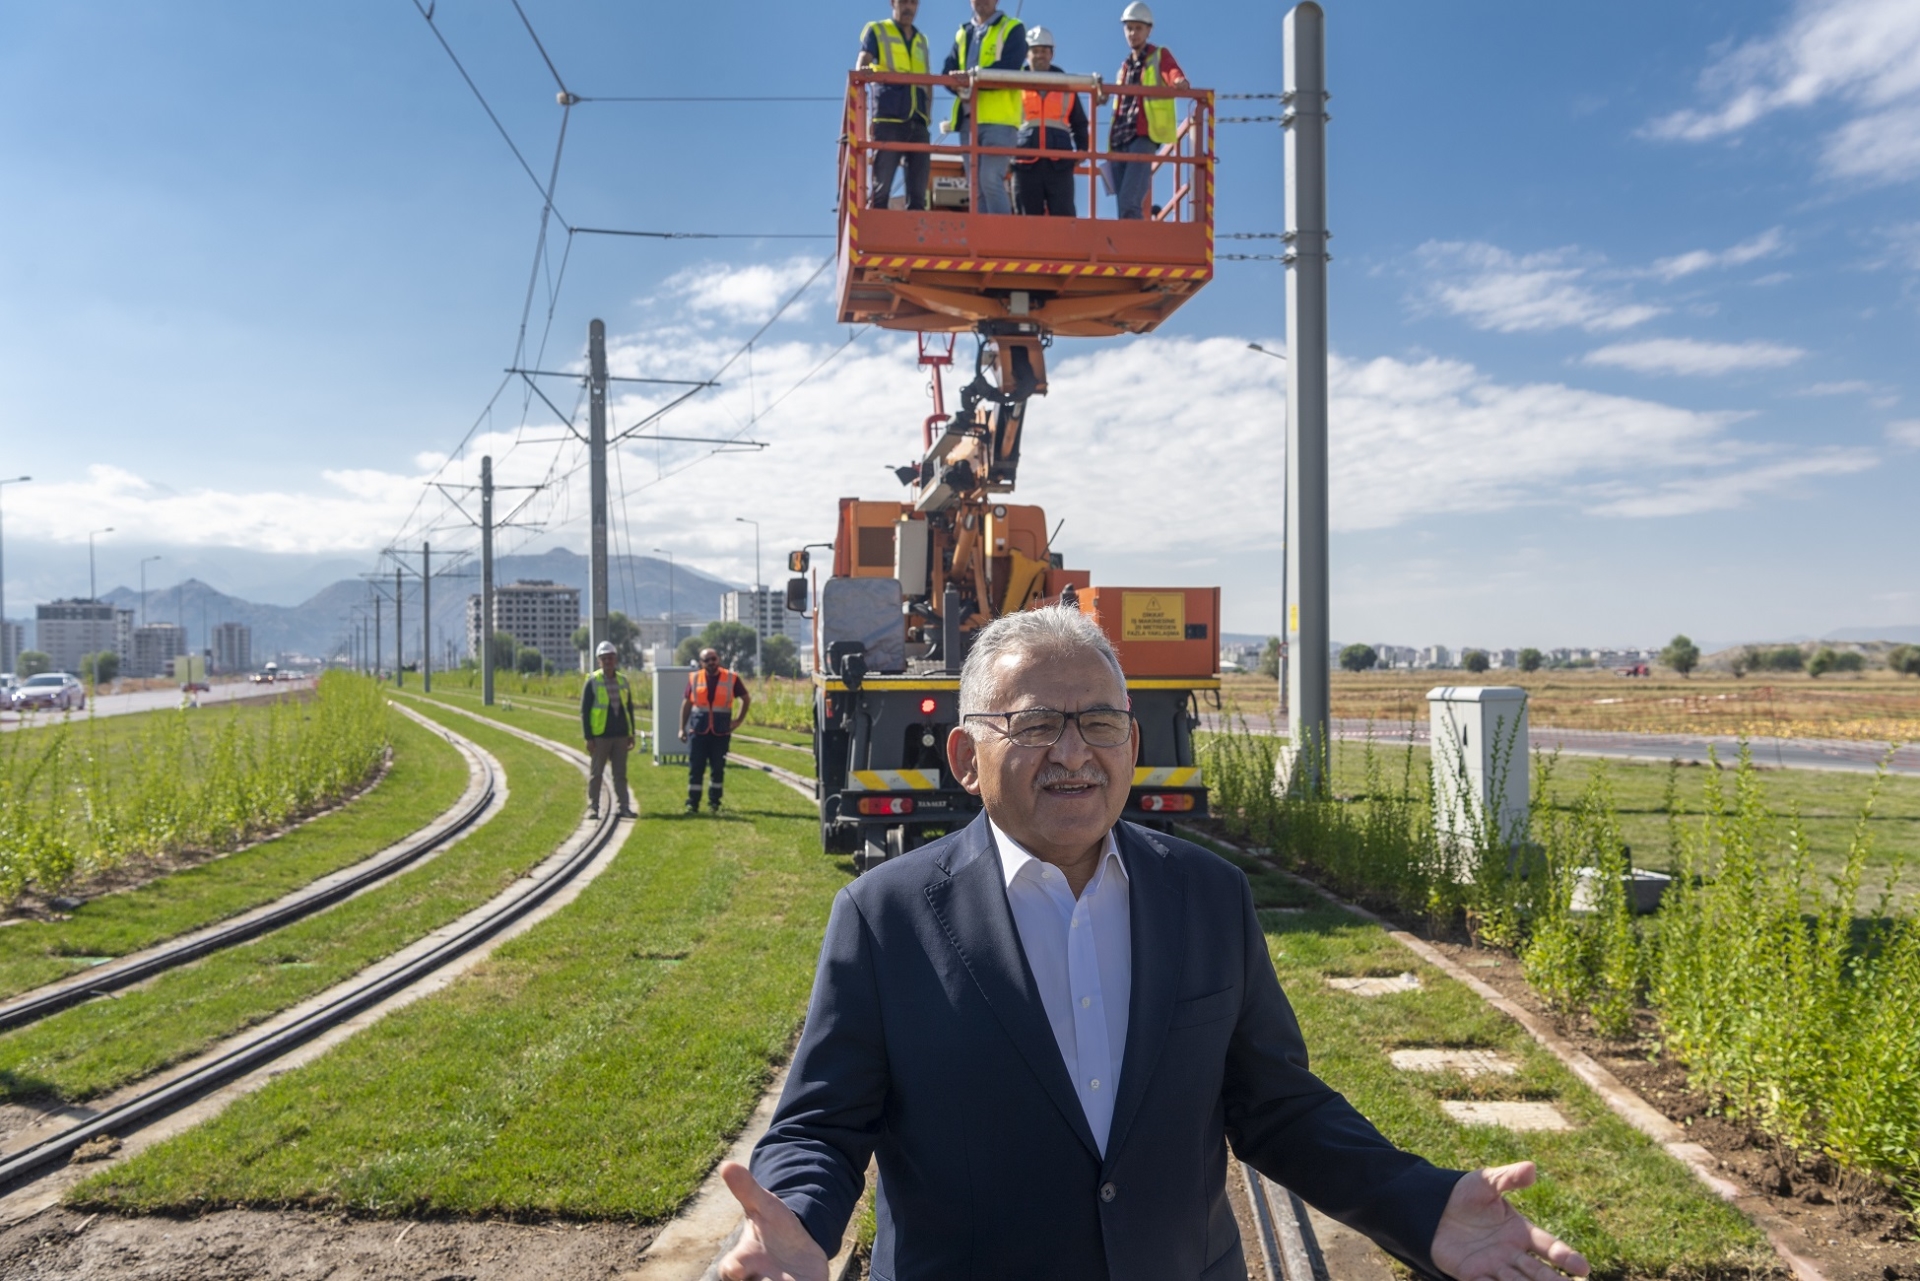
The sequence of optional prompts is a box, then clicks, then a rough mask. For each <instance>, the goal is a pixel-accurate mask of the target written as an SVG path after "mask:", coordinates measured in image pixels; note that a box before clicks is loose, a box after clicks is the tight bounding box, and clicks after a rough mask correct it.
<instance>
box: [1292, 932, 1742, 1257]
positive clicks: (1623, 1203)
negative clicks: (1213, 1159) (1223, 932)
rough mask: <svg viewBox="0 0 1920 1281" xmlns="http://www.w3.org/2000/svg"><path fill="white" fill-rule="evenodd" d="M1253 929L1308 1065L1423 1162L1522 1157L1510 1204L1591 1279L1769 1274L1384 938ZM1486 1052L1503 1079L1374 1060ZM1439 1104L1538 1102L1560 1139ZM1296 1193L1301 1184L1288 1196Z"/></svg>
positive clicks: (1605, 1121)
mask: <svg viewBox="0 0 1920 1281" xmlns="http://www.w3.org/2000/svg"><path fill="white" fill-rule="evenodd" d="M1261 920H1262V923H1263V925H1264V926H1265V928H1266V932H1267V941H1268V945H1269V948H1270V950H1271V952H1272V955H1273V960H1274V966H1275V968H1276V969H1277V970H1278V971H1279V975H1280V982H1281V984H1282V985H1283V986H1284V987H1285V988H1286V990H1287V995H1288V997H1289V998H1290V999H1291V1000H1292V1002H1293V1006H1294V1010H1295V1012H1296V1013H1297V1014H1298V1015H1299V1017H1300V1024H1301V1027H1302V1029H1303V1030H1304V1032H1305V1034H1306V1039H1307V1045H1308V1047H1309V1049H1310V1050H1311V1052H1312V1054H1313V1067H1314V1070H1315V1071H1316V1072H1317V1073H1318V1074H1319V1075H1320V1076H1321V1077H1322V1078H1323V1079H1325V1080H1326V1081H1327V1082H1328V1083H1329V1084H1331V1085H1333V1086H1334V1087H1335V1088H1336V1089H1338V1090H1340V1091H1341V1092H1342V1093H1344V1094H1345V1095H1346V1096H1347V1097H1348V1098H1349V1099H1350V1100H1352V1102H1353V1104H1354V1106H1356V1107H1357V1108H1359V1109H1360V1111H1361V1112H1363V1113H1364V1114H1365V1115H1366V1116H1367V1117H1369V1118H1370V1119H1371V1120H1372V1121H1373V1122H1374V1123H1375V1124H1376V1125H1378V1126H1379V1127H1380V1128H1381V1130H1383V1131H1384V1132H1385V1133H1386V1134H1387V1136H1388V1137H1390V1138H1391V1139H1393V1141H1394V1142H1395V1143H1398V1144H1400V1145H1401V1146H1403V1147H1406V1148H1408V1149H1410V1150H1412V1151H1415V1152H1419V1153H1420V1154H1421V1155H1423V1156H1425V1157H1427V1158H1428V1159H1430V1160H1432V1161H1433V1162H1435V1163H1436V1164H1438V1165H1441V1166H1446V1167H1451V1168H1454V1169H1472V1168H1475V1167H1477V1166H1483V1165H1501V1164H1505V1163H1508V1162H1512V1161H1522V1160H1530V1161H1535V1162H1538V1163H1539V1166H1540V1170H1541V1173H1542V1176H1543V1177H1542V1179H1541V1181H1540V1183H1539V1184H1537V1185H1536V1186H1535V1187H1533V1188H1531V1189H1529V1190H1527V1191H1526V1192H1522V1193H1520V1194H1519V1195H1518V1196H1516V1197H1515V1198H1514V1199H1515V1201H1516V1203H1517V1204H1518V1205H1519V1206H1520V1208H1521V1209H1522V1210H1523V1211H1524V1212H1525V1213H1526V1214H1527V1215H1528V1216H1529V1217H1531V1218H1533V1219H1534V1220H1535V1221H1536V1222H1539V1223H1541V1224H1542V1225H1543V1226H1545V1227H1547V1228H1548V1229H1549V1230H1551V1231H1553V1232H1555V1233H1557V1234H1558V1235H1560V1236H1561V1237H1563V1238H1565V1239H1566V1240H1567V1241H1569V1242H1571V1243H1572V1244H1573V1245H1574V1246H1575V1247H1576V1248H1578V1249H1579V1250H1581V1251H1582V1252H1584V1253H1585V1254H1586V1256H1587V1258H1588V1259H1589V1260H1591V1261H1592V1263H1593V1266H1594V1273H1595V1275H1596V1276H1601V1277H1609V1276H1611V1277H1622V1276H1634V1277H1702V1276H1721V1277H1729V1278H1731V1277H1733V1276H1740V1277H1747V1276H1750V1275H1752V1273H1753V1271H1754V1270H1758V1271H1761V1272H1775V1271H1777V1270H1778V1267H1779V1265H1778V1260H1777V1259H1775V1258H1774V1256H1773V1253H1772V1251H1771V1250H1770V1249H1769V1248H1768V1246H1767V1244H1766V1240H1765V1238H1764V1237H1762V1236H1761V1235H1760V1233H1759V1232H1758V1231H1757V1230H1755V1229H1754V1228H1753V1226H1752V1225H1751V1224H1749V1223H1748V1222H1747V1220H1746V1219H1745V1218H1744V1217H1743V1216H1742V1215H1741V1214H1740V1213H1739V1212H1738V1211H1736V1210H1734V1209H1733V1208H1731V1207H1729V1206H1727V1205H1725V1204H1724V1203H1722V1202H1721V1201H1720V1200H1719V1199H1718V1198H1717V1197H1715V1196H1714V1195H1713V1194H1712V1193H1710V1192H1708V1191H1707V1190H1706V1189H1705V1188H1703V1187H1701V1186H1700V1184H1698V1183H1697V1182H1695V1181H1694V1178H1693V1176H1692V1175H1691V1174H1690V1173H1689V1172H1688V1171H1687V1170H1686V1169H1685V1168H1684V1167H1683V1166H1681V1165H1680V1164H1679V1163H1678V1162H1677V1161H1675V1160H1673V1159H1672V1158H1671V1157H1669V1156H1667V1154H1666V1153H1665V1152H1663V1151H1661V1150H1660V1149H1659V1147H1658V1146H1656V1145H1655V1144H1654V1143H1653V1142H1652V1141H1651V1140H1649V1139H1648V1138H1646V1137H1645V1136H1644V1135H1642V1134H1641V1133H1640V1132H1639V1131H1637V1130H1635V1129H1633V1128H1632V1127H1631V1126H1629V1125H1628V1124H1627V1123H1626V1122H1624V1121H1622V1120H1620V1119H1619V1118H1618V1117H1616V1116H1615V1115H1614V1114H1613V1113H1612V1112H1611V1111H1609V1110H1608V1108H1607V1106H1606V1104H1605V1103H1603V1102H1601V1100H1600V1098H1599V1097H1598V1096H1597V1095H1595V1094H1594V1093H1592V1091H1590V1090H1588V1089H1587V1088H1586V1087H1585V1086H1584V1085H1582V1084H1581V1083H1580V1082H1579V1081H1578V1080H1577V1079H1576V1078H1575V1077H1574V1076H1573V1074H1572V1073H1571V1072H1569V1071H1567V1069H1566V1068H1565V1067H1563V1066H1562V1065H1561V1064H1560V1062H1559V1060H1557V1059H1555V1058H1554V1057H1553V1056H1552V1055H1550V1054H1548V1053H1547V1052H1546V1051H1545V1050H1543V1049H1541V1048H1540V1047H1539V1046H1538V1045H1537V1044H1536V1043H1535V1042H1534V1041H1533V1039H1532V1038H1531V1037H1529V1036H1528V1035H1527V1034H1526V1032H1525V1031H1524V1030H1522V1029H1521V1027H1520V1026H1519V1025H1518V1024H1516V1023H1514V1022H1513V1021H1512V1020H1510V1019H1508V1018H1506V1017H1505V1016H1503V1015H1501V1014H1500V1013H1498V1012H1497V1011H1495V1010H1493V1009H1492V1008H1490V1007H1489V1006H1487V1005H1486V1004H1484V1003H1483V1002H1482V1001H1481V1000H1480V998H1479V997H1477V996H1475V995H1474V994H1473V993H1472V992H1470V991H1468V990H1467V989H1466V988H1465V987H1463V986H1461V985H1460V984H1458V983H1455V982H1454V981H1453V980H1451V979H1449V978H1448V977H1447V976H1446V975H1444V974H1442V973H1441V972H1440V971H1438V970H1435V969H1433V968H1432V967H1430V966H1428V965H1427V964H1426V963H1425V962H1423V961H1421V960H1419V959H1418V958H1417V957H1415V956H1414V955H1413V954H1412V953H1410V952H1408V951H1406V950H1405V949H1404V948H1402V947H1400V946H1399V945H1398V944H1397V943H1395V942H1394V941H1393V940H1392V939H1391V938H1390V937H1389V936H1388V935H1387V933H1386V931H1384V930H1382V929H1381V928H1380V927H1378V926H1376V925H1372V924H1370V923H1368V922H1365V921H1362V920H1360V919H1359V918H1358V917H1355V916H1351V915H1349V914H1348V913H1346V912H1343V911H1339V910H1337V909H1334V908H1331V907H1328V906H1327V905H1326V904H1325V903H1324V901H1322V902H1320V903H1319V905H1318V906H1314V907H1309V908H1308V909H1307V910H1305V911H1299V912H1265V913H1262V915H1261ZM1404 971H1412V972H1413V973H1415V974H1416V975H1418V976H1419V979H1420V982H1421V990H1419V991H1417V992H1402V993H1394V994H1391V995H1387V996H1376V997H1360V996H1355V995H1352V994H1350V993H1347V992H1341V991H1337V990H1335V989H1333V988H1330V987H1329V986H1328V985H1327V982H1326V979H1327V978H1328V977H1329V976H1348V975H1356V976H1357V975H1392V974H1399V973H1402V972H1404ZM1441 1046H1444V1047H1449V1048H1455V1047H1472V1048H1475V1049H1486V1050H1495V1051H1498V1052H1500V1053H1502V1054H1505V1055H1506V1056H1508V1057H1509V1058H1511V1059H1513V1060H1514V1061H1516V1062H1517V1063H1518V1064H1519V1070H1518V1072H1517V1073H1516V1075H1514V1076H1511V1077H1498V1076H1481V1077H1473V1078H1466V1077H1461V1076H1458V1075H1454V1074H1440V1075H1427V1074H1424V1073H1412V1072H1401V1071H1399V1070H1397V1069H1395V1068H1394V1067H1393V1066H1392V1064H1391V1063H1390V1062H1389V1061H1388V1058H1387V1054H1388V1052H1389V1051H1390V1050H1395V1049H1401V1048H1416V1047H1441ZM1442 1099H1513V1100H1538V1101H1551V1102H1553V1103H1554V1104H1556V1105H1557V1106H1558V1107H1559V1109H1560V1111H1561V1112H1562V1113H1563V1114H1564V1115H1565V1116H1566V1117H1567V1118H1568V1119H1569V1120H1570V1121H1572V1122H1573V1124H1574V1128H1573V1129H1572V1130H1571V1131H1568V1132H1565V1133H1541V1132H1536V1133H1527V1134H1516V1133H1512V1132H1510V1131H1507V1130H1504V1129H1498V1128H1495V1127H1492V1126H1469V1125H1462V1124H1460V1123H1458V1122H1456V1121H1454V1120H1453V1119H1451V1118H1450V1117H1448V1116H1447V1114H1446V1113H1445V1112H1444V1111H1442V1110H1441V1107H1440V1100H1442ZM1298 1190H1299V1191H1300V1192H1302V1193H1303V1194H1307V1195H1310V1191H1309V1190H1308V1189H1305V1188H1302V1189H1298Z"/></svg>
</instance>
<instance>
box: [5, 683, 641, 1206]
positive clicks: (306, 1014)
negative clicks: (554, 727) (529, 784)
mask: <svg viewBox="0 0 1920 1281" xmlns="http://www.w3.org/2000/svg"><path fill="white" fill-rule="evenodd" d="M436 706H439V707H441V708H443V709H444V710H448V711H454V712H459V713H460V714H462V715H467V716H470V717H472V718H473V719H475V720H479V721H482V722H483V723H485V724H487V725H489V726H490V727H492V728H495V729H498V730H500V731H501V732H503V733H506V734H510V735H512V736H514V737H517V738H521V739H524V740H526V741H528V742H530V743H533V744H535V745H537V746H539V747H541V748H543V749H545V750H547V751H550V752H553V753H554V754H555V755H557V756H560V757H562V758H563V759H565V760H567V761H569V762H570V763H572V764H574V765H575V766H577V767H580V768H584V767H585V764H586V757H585V754H584V753H581V752H578V751H575V750H573V749H570V748H567V747H564V746H562V745H560V744H558V743H555V742H553V741H552V740H550V739H544V738H541V737H540V736H538V735H535V734H530V733H528V732H526V731H524V730H519V729H516V728H514V727H513V726H509V725H502V724H500V723H499V722H497V721H493V720H490V719H488V718H486V717H483V716H478V715H476V714H474V713H468V712H464V711H462V709H459V708H453V707H447V706H446V705H445V704H436ZM402 710H409V711H410V709H404V708H403V709H402ZM410 714H411V713H410ZM421 719H427V718H421ZM429 723H431V722H429ZM436 728H444V727H440V726H437V725H436ZM475 750H476V751H477V750H478V749H477V748H476V749H475ZM618 828H619V821H618V818H617V817H616V815H615V814H614V813H613V811H612V810H611V809H609V810H608V811H607V813H606V814H605V815H604V816H603V817H601V818H599V819H586V820H583V821H582V823H581V825H580V827H579V828H578V829H577V830H576V834H575V836H574V837H573V838H571V839H570V840H569V841H567V842H566V843H565V844H563V845H562V846H561V847H560V849H559V850H558V851H556V852H555V853H554V854H552V855H550V856H549V857H548V858H547V859H545V860H544V861H543V862H542V863H540V864H539V865H538V866H536V867H535V868H533V869H532V870H530V871H529V872H528V873H526V875H524V876H522V877H520V878H518V879H517V880H516V881H515V882H514V884H513V885H511V886H510V887H508V888H507V889H506V890H505V891H504V892H502V893H501V894H499V895H497V896H495V898H493V899H492V900H491V901H489V902H488V903H486V904H483V905H482V906H481V907H479V908H478V909H476V910H474V911H472V912H469V913H468V914H467V915H466V916H464V917H462V918H461V919H460V920H459V921H457V922H455V923H453V924H452V925H450V926H447V927H443V928H442V929H441V930H438V931H435V932H434V933H433V934H429V935H428V936H427V937H426V939H423V940H421V941H420V942H419V943H416V944H415V945H414V946H412V947H410V948H408V949H403V951H402V952H400V953H398V954H396V955H394V956H392V957H389V958H387V960H386V961H383V962H377V963H375V964H374V965H372V966H369V967H368V968H367V969H366V970H364V971H362V972H361V973H360V974H359V975H356V976H355V977H353V978H351V979H349V980H347V981H346V982H344V983H342V984H339V985H337V986H336V987H334V988H333V989H331V990H330V991H328V992H326V993H323V994H321V995H320V996H319V997H318V998H316V999H315V1000H313V1001H310V1002H309V1003H308V1004H307V1005H306V1006H305V1007H304V1008H301V1009H298V1011H297V1012H296V1013H294V1014H292V1015H291V1016H283V1017H281V1018H279V1019H276V1020H275V1021H274V1022H272V1023H270V1024H269V1025H268V1026H267V1027H266V1028H264V1029H263V1030H260V1031H257V1032H255V1033H252V1034H244V1035H242V1036H240V1037H237V1038H233V1039H232V1040H229V1041H228V1042H227V1043H226V1045H225V1046H224V1047H222V1048H220V1049H217V1050H216V1051H215V1052H213V1053H212V1054H210V1055H208V1056H206V1057H203V1058H202V1059H201V1060H200V1061H198V1062H197V1063H194V1064H192V1065H190V1066H188V1067H187V1068H186V1069H185V1070H183V1071H179V1072H176V1073H174V1074H173V1075H171V1076H169V1077H168V1078H167V1079H165V1080H163V1081H161V1082H159V1083H157V1084H155V1085H153V1086H151V1087H149V1088H147V1089H144V1090H140V1091H138V1092H136V1093H134V1094H132V1095H130V1096H128V1097H126V1098H124V1099H122V1100H121V1101H119V1102H118V1103H115V1104H112V1105H111V1106H108V1107H106V1108H103V1109H102V1110H100V1111H98V1112H95V1113H93V1114H91V1115H88V1116H86V1117H83V1118H81V1119H80V1120H78V1121H77V1122H75V1123H73V1124H71V1125H67V1126H64V1127H62V1128H59V1129H57V1130H55V1131H54V1132H52V1133H50V1134H48V1135H46V1136H44V1137H42V1138H39V1139H37V1140H35V1141H33V1142H31V1143H28V1144H25V1145H22V1146H21V1147H20V1148H18V1149H17V1150H15V1151H12V1152H10V1153H6V1154H4V1155H0V1194H6V1196H5V1200H6V1201H14V1200H16V1199H17V1198H18V1197H19V1196H21V1195H23V1194H24V1193H25V1192H27V1191H28V1190H29V1189H30V1186H31V1185H32V1184H34V1183H36V1182H39V1181H41V1180H43V1179H45V1178H47V1177H49V1176H50V1175H52V1174H54V1173H57V1172H58V1171H59V1170H60V1169H61V1168H64V1167H65V1165H66V1164H67V1163H68V1162H69V1161H70V1160H71V1158H72V1157H73V1156H74V1154H75V1153H76V1152H77V1151H79V1149H81V1148H82V1147H84V1146H86V1145H87V1144H89V1143H93V1142H95V1141H98V1140H105V1141H107V1142H109V1143H111V1144H113V1145H115V1146H117V1145H118V1144H119V1143H120V1142H122V1141H124V1140H125V1139H127V1138H128V1137H129V1136H130V1135H132V1134H134V1133H136V1132H138V1131H139V1130H141V1129H143V1128H145V1127H148V1126H151V1125H152V1124H153V1123H154V1122H156V1121H159V1120H160V1119H162V1118H164V1117H166V1116H167V1115H168V1114H170V1113H173V1112H176V1111H179V1110H180V1109H182V1108H185V1107H187V1106H188V1105H190V1104H192V1103H193V1102H194V1101H196V1100H198V1099H201V1098H203V1097H205V1096H206V1095H208V1094H210V1093H212V1092H213V1091H215V1090H218V1089H219V1088H220V1087H222V1086H225V1085H228V1084H230V1083H233V1082H236V1081H238V1080H239V1079H240V1078H242V1077H247V1076H249V1075H250V1074H255V1073H258V1072H260V1071H261V1070H262V1069H264V1068H267V1067H269V1066H271V1065H273V1064H275V1063H276V1062H278V1061H280V1060H283V1059H286V1058H288V1057H289V1056H291V1055H293V1054H294V1053H295V1052H296V1051H298V1050H300V1049H301V1048H302V1047H303V1046H306V1045H308V1044H309V1043H311V1042H313V1041H315V1040H316V1039H318V1038H321V1037H323V1036H325V1035H326V1034H327V1033H328V1032H330V1031H333V1030H335V1029H339V1028H341V1026H342V1025H343V1024H346V1023H348V1022H350V1021H351V1020H353V1019H355V1017H356V1016H359V1015H362V1014H365V1013H367V1012H369V1011H372V1010H374V1009H375V1007H378V1006H381V1005H383V1004H384V1003H387V1002H390V1001H392V1000H394V998H396V997H399V996H401V995H402V994H403V993H407V992H408V991H409V989H413V988H416V987H424V986H426V985H428V984H430V983H431V982H432V981H433V980H434V979H435V977H436V975H437V974H438V972H439V971H441V970H443V969H445V968H447V967H448V966H449V965H451V964H452V963H454V962H456V961H458V960H459V959H460V958H461V957H463V956H465V955H466V954H468V953H471V952H473V951H474V950H475V949H476V948H479V947H481V946H483V945H485V944H487V943H489V942H490V941H491V940H493V939H495V938H496V937H497V936H498V935H500V934H501V933H503V932H504V931H506V930H508V929H510V928H511V927H513V926H514V925H515V924H516V923H518V922H520V921H522V920H524V919H526V918H527V917H528V916H530V915H532V914H534V913H536V912H537V911H538V910H539V909H540V908H541V907H542V905H543V904H545V903H547V902H548V900H550V899H552V898H553V897H554V896H555V895H556V894H558V893H560V892H561V891H562V890H563V889H564V888H565V887H567V886H568V885H569V884H570V883H571V882H573V881H574V880H575V879H576V878H577V877H578V876H579V875H580V873H581V872H582V871H584V870H586V869H587V868H588V867H589V866H591V865H592V864H593V863H594V862H595V861H596V860H597V859H599V858H600V857H601V855H602V854H603V853H604V852H605V851H606V850H607V848H608V846H609V845H610V844H612V842H613V840H614V837H615V835H616V833H617V831H618ZM436 936H437V937H436Z"/></svg>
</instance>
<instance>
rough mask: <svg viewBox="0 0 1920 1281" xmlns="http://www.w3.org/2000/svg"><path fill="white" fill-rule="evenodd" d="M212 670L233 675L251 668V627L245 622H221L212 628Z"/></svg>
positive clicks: (222, 674)
mask: <svg viewBox="0 0 1920 1281" xmlns="http://www.w3.org/2000/svg"><path fill="white" fill-rule="evenodd" d="M212 641H213V670H214V672H215V673H216V674H218V675H221V676H233V675H235V674H237V673H240V672H250V671H252V670H253V628H251V627H248V626H247V625H246V624H245V623H221V624H220V625H219V626H217V627H215V628H214V629H213V637H212Z"/></svg>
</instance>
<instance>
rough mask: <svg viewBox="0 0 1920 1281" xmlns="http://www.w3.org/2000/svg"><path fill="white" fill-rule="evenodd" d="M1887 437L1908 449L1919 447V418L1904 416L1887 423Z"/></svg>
mask: <svg viewBox="0 0 1920 1281" xmlns="http://www.w3.org/2000/svg"><path fill="white" fill-rule="evenodd" d="M1887 439H1888V440H1890V441H1892V442H1893V443H1894V444H1896V445H1903V446H1905V447H1906V448H1908V449H1920V418H1906V419H1902V420H1901V421H1899V422H1897V423H1888V424H1887Z"/></svg>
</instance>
